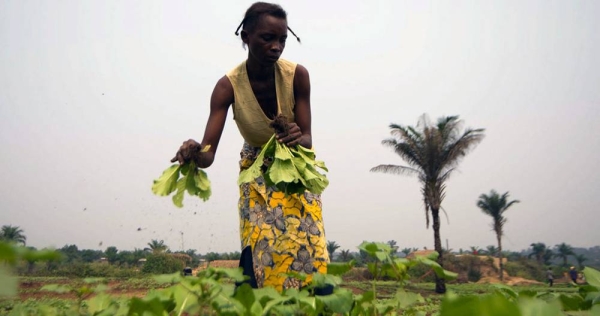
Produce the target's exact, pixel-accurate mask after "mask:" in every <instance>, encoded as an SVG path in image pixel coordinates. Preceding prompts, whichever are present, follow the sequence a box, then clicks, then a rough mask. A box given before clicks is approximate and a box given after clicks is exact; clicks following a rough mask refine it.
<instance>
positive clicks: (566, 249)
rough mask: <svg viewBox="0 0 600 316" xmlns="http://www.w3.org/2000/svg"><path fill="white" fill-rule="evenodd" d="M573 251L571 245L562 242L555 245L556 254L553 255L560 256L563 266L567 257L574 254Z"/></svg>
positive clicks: (565, 264)
mask: <svg viewBox="0 0 600 316" xmlns="http://www.w3.org/2000/svg"><path fill="white" fill-rule="evenodd" d="M574 255H575V253H574V252H573V247H571V246H569V245H567V244H565V243H564V242H563V243H562V244H559V245H556V255H554V256H555V257H556V258H562V260H563V267H566V266H567V258H568V257H569V256H574Z"/></svg>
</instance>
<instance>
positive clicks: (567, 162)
mask: <svg viewBox="0 0 600 316" xmlns="http://www.w3.org/2000/svg"><path fill="white" fill-rule="evenodd" d="M251 3H252V1H241V0H240V1H230V0H227V1H168V2H167V1H163V2H161V1H104V0H102V1H100V0H98V1H24V0H4V1H0V46H1V47H2V48H1V49H0V148H1V151H0V165H1V166H2V168H1V169H0V177H1V179H2V181H1V182H0V225H7V224H11V225H17V226H20V227H21V228H22V229H24V231H25V234H26V236H27V242H28V244H29V245H32V246H36V247H47V246H53V247H62V246H64V245H65V244H77V245H78V246H79V247H80V248H91V249H105V248H106V247H107V246H111V245H113V246H116V247H117V248H119V249H133V248H135V247H137V248H143V247H144V246H145V245H146V243H148V242H149V241H150V240H151V239H159V240H160V239H164V241H165V243H166V244H167V245H169V246H170V247H171V249H172V250H180V249H181V248H182V246H183V248H185V249H189V248H194V249H197V250H198V251H199V252H201V253H205V252H207V251H219V252H223V251H236V250H239V233H238V225H239V222H238V211H237V201H238V188H237V186H236V181H237V172H238V165H237V163H238V159H239V150H240V148H241V145H242V138H241V136H239V133H238V131H237V127H236V126H235V123H234V122H233V120H232V118H231V111H230V113H229V119H228V120H227V125H226V127H225V132H224V135H223V137H222V139H221V144H220V146H219V152H218V153H217V160H216V161H215V163H214V164H213V166H211V167H210V168H209V169H207V170H206V171H207V173H208V176H209V178H210V180H211V181H212V186H213V195H212V197H211V198H210V200H209V201H208V202H206V203H204V202H201V201H200V200H199V199H197V198H192V197H190V196H188V195H186V197H185V199H184V205H185V207H184V208H183V209H178V208H176V207H175V206H173V204H172V202H171V199H170V198H166V197H157V196H154V195H153V194H152V192H151V190H150V187H151V185H152V180H153V179H155V178H157V177H158V176H160V174H161V172H162V171H163V170H164V169H165V168H167V167H168V166H169V165H170V162H169V159H170V158H171V157H172V156H173V155H174V153H175V152H176V151H177V149H178V148H179V145H180V144H181V143H182V142H183V141H184V140H186V139H188V138H195V139H197V140H200V139H201V138H202V134H203V131H204V127H205V124H206V120H207V117H208V109H209V108H208V104H209V98H210V94H211V92H212V89H213V87H214V85H215V83H216V81H217V80H218V79H219V78H220V77H221V76H223V75H224V74H225V73H226V72H227V71H228V70H230V69H231V68H233V67H234V66H236V65H237V64H239V63H240V62H241V61H243V60H244V58H245V57H246V54H247V52H246V51H245V50H244V49H243V48H242V45H241V41H240V39H239V38H238V37H236V36H234V31H235V29H236V27H237V26H238V24H239V23H240V21H241V19H242V17H243V13H244V12H245V10H246V9H247V7H248V6H249V5H250V4H251ZM280 4H282V5H283V7H284V9H286V10H287V11H288V13H289V16H288V21H289V25H290V26H291V27H292V29H293V30H294V31H295V32H296V33H297V34H298V35H299V36H300V37H301V38H302V44H298V43H296V42H295V41H293V40H292V39H290V40H289V41H288V45H287V47H286V50H285V52H284V54H283V57H284V58H286V59H289V60H292V61H295V62H298V63H300V64H302V65H304V66H306V67H307V69H308V70H309V72H310V75H311V82H312V113H313V142H314V145H315V148H316V150H317V153H318V157H319V158H320V159H322V160H324V161H325V162H326V164H327V165H328V167H329V168H330V172H329V173H328V177H329V178H330V181H331V184H330V185H329V187H328V188H327V190H326V191H325V193H324V194H323V210H324V220H325V227H326V228H325V229H326V234H327V237H328V239H329V240H334V241H336V242H337V243H338V244H340V245H341V246H342V249H351V250H356V246H357V245H358V244H359V243H360V242H361V241H363V240H371V241H388V240H392V239H393V240H396V241H397V243H398V245H399V246H400V247H401V248H404V247H418V248H422V247H428V248H430V249H431V248H433V231H432V230H431V228H429V229H426V228H425V216H424V211H423V205H422V198H421V195H420V186H419V184H418V182H417V179H416V178H411V177H406V176H395V175H386V174H377V173H370V172H369V169H370V168H371V167H373V166H376V165H378V164H381V163H394V164H403V161H401V160H400V158H399V157H398V156H397V155H395V154H393V153H392V152H391V150H389V149H388V148H386V147H383V146H382V145H381V140H383V139H385V138H387V137H388V136H389V128H388V125H389V124H390V123H392V122H393V123H399V124H408V125H414V124H416V123H417V120H418V118H419V116H420V115H421V114H423V113H427V114H428V115H429V116H430V117H431V118H432V119H437V118H438V117H440V116H444V115H460V117H461V118H462V119H464V121H465V127H474V128H485V129H486V137H485V139H484V140H483V142H482V143H481V144H480V145H479V146H478V147H476V148H475V150H473V151H472V152H471V153H470V154H469V155H468V156H467V157H466V158H465V159H464V160H463V161H462V163H461V164H460V166H459V169H458V171H457V172H455V173H454V175H453V176H452V178H451V180H450V181H449V183H448V188H447V192H446V199H445V200H444V202H443V203H442V205H443V207H444V208H445V209H446V211H447V212H448V215H449V224H448V222H447V221H446V218H445V217H442V228H441V236H442V242H443V243H444V246H445V244H446V239H447V240H448V243H449V245H450V248H453V249H455V250H458V249H459V248H468V247H469V246H480V247H485V246H487V245H492V244H494V245H495V235H494V233H493V232H492V231H491V228H490V224H491V218H490V217H488V216H486V215H484V214H483V213H482V212H481V211H480V210H479V209H478V208H477V207H476V205H475V203H476V201H477V198H478V196H479V195H480V194H482V193H488V192H489V191H490V190H491V189H496V190H497V191H499V192H506V191H510V197H511V198H513V199H519V200H521V203H520V204H517V205H515V206H513V207H512V208H511V209H510V210H509V211H508V213H507V217H508V223H507V224H506V226H505V232H506V236H505V237H504V247H505V248H507V249H512V250H520V249H525V248H527V247H528V246H529V245H530V244H531V243H533V242H544V243H546V244H547V245H549V246H554V245H556V244H558V243H561V242H567V243H569V244H571V245H572V246H577V247H590V246H594V245H598V244H600V225H599V224H598V219H597V218H598V216H597V214H598V205H600V170H599V169H598V162H599V161H600V141H599V140H598V138H599V137H600V126H599V124H598V123H600V58H599V57H598V56H600V33H599V32H598V31H599V30H600V19H598V16H600V1H594V0H590V1H548V0H540V1H521V0H519V1H505V0H502V1H500V0H497V1H397V0H388V1H344V2H341V1H291V0H289V1H282V2H280ZM342 4H343V5H342ZM139 228H141V230H138V229H139ZM182 237H183V238H182ZM182 242H183V245H182Z"/></svg>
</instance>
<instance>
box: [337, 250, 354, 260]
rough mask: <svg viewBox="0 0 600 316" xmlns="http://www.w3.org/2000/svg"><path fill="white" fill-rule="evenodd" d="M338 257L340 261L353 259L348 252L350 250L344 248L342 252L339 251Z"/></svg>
mask: <svg viewBox="0 0 600 316" xmlns="http://www.w3.org/2000/svg"><path fill="white" fill-rule="evenodd" d="M338 259H339V260H340V261H341V262H348V261H350V260H352V259H353V256H352V254H351V253H350V250H348V249H346V250H342V252H340V256H339V257H338Z"/></svg>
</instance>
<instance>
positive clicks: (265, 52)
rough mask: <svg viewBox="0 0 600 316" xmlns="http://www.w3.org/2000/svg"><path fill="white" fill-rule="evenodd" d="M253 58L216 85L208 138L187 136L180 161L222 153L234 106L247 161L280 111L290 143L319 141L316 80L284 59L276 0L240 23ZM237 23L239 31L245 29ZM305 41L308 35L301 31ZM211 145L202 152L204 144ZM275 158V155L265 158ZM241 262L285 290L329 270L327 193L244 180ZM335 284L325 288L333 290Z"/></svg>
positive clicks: (283, 23) (258, 282) (207, 160)
mask: <svg viewBox="0 0 600 316" xmlns="http://www.w3.org/2000/svg"><path fill="white" fill-rule="evenodd" d="M240 28H241V29H242V31H241V34H240V35H241V38H242V41H243V43H244V46H247V47H248V58H247V60H246V61H244V62H242V63H241V64H240V65H239V66H237V67H236V68H234V69H233V70H231V71H230V72H229V73H227V75H226V76H223V77H222V78H221V79H220V80H219V81H218V82H217V85H216V87H215V88H214V91H213V93H212V97H211V101H210V115H209V118H208V122H207V124H206V130H205V132H204V138H203V139H202V142H201V143H200V144H198V143H197V142H195V141H194V140H191V139H190V140H188V141H186V142H184V143H183V145H182V146H181V148H180V149H179V151H178V152H177V155H176V157H175V158H173V160H172V161H173V162H174V161H179V163H184V162H185V161H189V160H194V161H196V163H197V165H198V166H199V167H201V168H207V167H209V166H210V165H211V164H212V163H213V161H214V158H215V153H216V151H217V148H218V145H219V139H220V138H221V133H222V132H223V127H224V125H225V118H226V117H227V111H228V110H229V106H230V105H232V110H233V116H234V120H235V122H236V124H237V126H238V129H239V131H240V133H241V135H242V136H243V138H244V140H245V142H244V145H243V147H242V151H241V161H240V168H241V169H244V168H248V167H249V166H250V165H251V164H252V163H253V162H254V159H255V157H256V156H257V154H258V153H259V151H260V147H261V146H262V145H264V144H265V143H266V142H267V141H268V140H269V138H270V137H271V136H272V135H273V133H274V131H273V129H272V128H271V127H270V126H269V125H270V123H271V122H272V121H273V119H274V118H275V116H277V115H278V114H283V115H285V116H286V117H287V118H288V121H289V124H290V129H289V132H288V133H287V134H283V133H282V134H277V135H276V137H277V139H278V141H279V142H282V143H284V144H286V145H288V146H296V145H301V146H304V147H306V148H311V147H312V135H311V112H310V80H309V75H308V71H307V70H306V68H304V67H303V66H301V65H298V64H295V63H292V62H289V61H286V60H283V59H280V56H281V53H282V52H283V50H284V48H285V43H286V40H287V37H288V33H287V31H288V30H290V32H291V33H292V34H293V35H294V36H296V35H295V34H294V33H293V32H292V31H291V29H289V28H288V26H287V14H286V12H285V11H284V10H283V9H282V8H281V7H280V6H279V5H275V4H270V3H264V2H257V3H254V4H253V5H252V6H250V8H249V9H248V10H247V11H246V15H245V17H244V19H243V20H242V23H241V24H240V26H239V27H238V31H239V29H240ZM238 31H236V35H238ZM296 38H297V39H298V41H300V39H299V38H298V37H296ZM206 145H210V150H209V151H208V152H206V153H200V148H203V147H204V146H206ZM265 163H266V164H268V161H265ZM238 206H239V213H240V235H241V244H242V257H241V259H240V267H242V268H243V270H244V274H246V275H247V276H248V277H249V279H250V280H249V283H250V285H252V286H253V287H255V288H256V287H263V286H272V287H275V288H276V289H277V290H279V291H281V290H283V289H286V288H300V287H302V286H304V285H306V284H303V282H301V281H300V280H299V279H297V278H294V277H293V275H294V273H304V274H307V275H308V277H307V279H306V280H305V281H304V282H305V283H306V282H310V281H311V278H312V274H313V273H315V272H320V273H326V271H327V262H328V261H329V255H328V253H327V248H326V239H325V233H324V228H323V220H322V215H321V197H320V196H319V195H315V194H312V193H310V192H305V193H304V194H292V195H286V194H284V193H283V192H281V191H278V190H277V188H275V187H267V186H266V185H265V182H264V178H263V177H262V176H261V177H259V178H257V179H256V180H255V181H254V182H253V183H248V184H243V185H241V186H240V200H239V204H238ZM329 291H330V289H326V290H324V291H322V293H318V294H326V293H325V292H329Z"/></svg>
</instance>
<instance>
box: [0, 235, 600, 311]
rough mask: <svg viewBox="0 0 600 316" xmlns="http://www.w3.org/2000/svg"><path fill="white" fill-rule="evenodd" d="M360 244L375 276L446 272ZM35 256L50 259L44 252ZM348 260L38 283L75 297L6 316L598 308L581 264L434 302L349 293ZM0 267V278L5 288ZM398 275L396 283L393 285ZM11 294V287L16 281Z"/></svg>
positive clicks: (6, 258)
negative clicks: (563, 281)
mask: <svg viewBox="0 0 600 316" xmlns="http://www.w3.org/2000/svg"><path fill="white" fill-rule="evenodd" d="M359 248H361V250H363V251H364V252H366V253H367V254H368V255H369V256H371V257H373V258H374V260H375V262H373V265H372V266H371V267H370V269H371V270H372V272H373V273H374V275H375V276H383V275H389V276H393V277H396V279H397V280H400V281H406V273H405V272H403V271H405V270H404V269H406V270H409V269H410V268H411V267H412V266H414V265H415V264H418V263H419V262H420V263H424V264H428V265H430V267H431V268H432V269H433V270H434V271H435V272H436V273H438V274H440V276H441V277H452V276H453V274H452V273H449V272H447V271H444V270H443V269H442V268H441V267H440V266H439V265H438V264H437V263H436V262H435V256H432V257H430V258H417V259H410V260H400V261H397V260H396V259H397V258H396V259H394V258H392V257H391V256H390V255H389V254H390V249H388V248H389V245H386V244H383V243H368V242H364V243H363V244H361V245H360V246H359ZM22 251H23V250H19V249H18V248H16V247H15V246H14V245H8V244H2V243H0V261H1V262H4V263H5V264H7V265H9V266H10V265H12V264H14V263H15V262H16V260H22V259H23V256H19V255H17V254H19V253H22ZM35 255H36V256H38V257H39V258H50V257H48V256H47V253H45V254H44V256H42V255H41V254H35ZM352 266H353V262H351V263H347V264H341V263H331V264H330V265H329V266H328V274H316V275H314V276H313V282H312V283H311V284H310V285H309V286H307V287H306V288H303V289H301V290H296V289H290V290H285V291H284V292H283V293H279V292H277V291H275V290H274V289H273V288H262V289H251V288H250V287H249V286H248V285H247V284H243V285H241V286H239V287H237V288H236V287H235V286H234V284H233V283H232V282H241V281H244V279H245V276H244V275H243V274H242V272H241V271H240V270H239V269H218V268H210V267H209V268H208V269H206V270H203V271H201V272H199V274H198V275H197V276H196V277H182V276H181V275H180V274H179V273H175V274H170V275H162V276H157V277H156V281H157V282H159V283H161V284H164V285H165V286H167V287H166V288H163V289H158V290H152V291H150V292H149V293H148V294H147V295H146V296H145V297H143V298H135V297H134V298H131V299H125V298H117V297H114V296H110V295H107V294H106V293H105V292H104V291H105V290H106V287H105V286H104V285H101V284H100V285H96V286H95V285H94V284H97V283H99V282H101V280H99V279H88V280H85V281H86V282H85V284H83V285H82V286H80V287H68V286H61V285H49V286H46V287H45V289H46V290H52V291H57V292H70V293H73V294H75V295H76V296H77V297H78V301H77V304H74V305H69V304H66V305H58V306H57V305H54V304H52V305H51V304H50V303H46V302H39V304H36V305H33V306H32V305H30V304H29V303H27V302H24V303H22V304H17V305H15V306H14V307H13V308H12V309H11V310H9V315H69V316H70V315H398V314H402V315H423V316H424V315H436V314H437V315H440V316H453V315H489V316H495V315H498V316H500V315H511V316H512V315H516V316H519V315H524V316H525V315H550V316H552V315H573V314H577V315H597V314H598V313H600V272H598V271H596V270H593V269H590V268H585V269H584V270H583V273H584V274H585V276H586V279H587V281H588V283H589V284H587V285H582V286H579V291H578V292H577V293H576V294H564V293H557V292H547V291H542V292H537V291H533V290H530V289H528V290H521V291H518V292H517V291H515V290H514V288H513V287H509V286H505V285H497V286H496V287H495V290H494V291H493V293H491V294H486V295H464V294H462V295H459V294H456V293H452V292H451V291H449V292H448V293H447V294H446V295H445V296H444V297H443V299H442V301H441V304H440V306H439V308H438V307H437V306H431V305H424V304H430V303H431V300H430V299H425V298H423V297H422V296H421V295H419V294H416V293H410V292H407V291H405V290H404V289H403V288H402V287H401V286H400V287H399V288H398V291H397V292H396V293H395V294H394V295H393V296H392V297H391V298H390V299H385V300H382V299H379V298H378V296H377V292H376V287H377V284H376V280H374V281H373V284H372V286H373V290H372V291H366V292H364V293H362V294H359V295H354V294H352V292H351V291H350V290H348V289H344V288H341V287H340V285H341V278H340V277H339V275H340V274H342V273H345V272H347V271H349V270H350V269H351V268H352ZM1 277H3V275H2V274H0V285H1V286H3V287H6V286H7V285H6V283H5V282H3V281H5V279H2V278H1ZM402 283H403V282H400V283H399V285H401V284H402ZM323 285H333V286H334V287H335V289H334V292H333V294H331V295H325V296H321V295H314V289H315V288H316V287H320V286H323ZM8 286H10V287H14V288H13V289H12V291H11V293H16V283H12V284H9V285H8Z"/></svg>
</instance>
